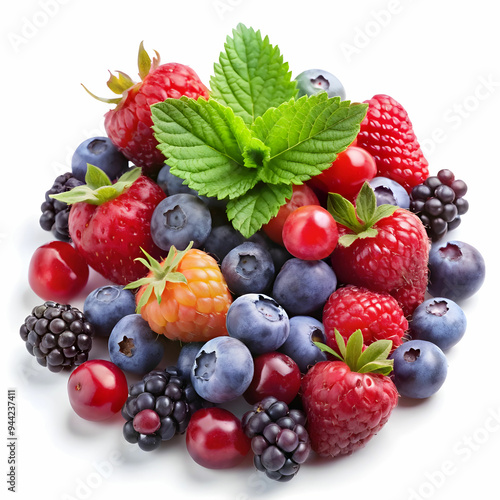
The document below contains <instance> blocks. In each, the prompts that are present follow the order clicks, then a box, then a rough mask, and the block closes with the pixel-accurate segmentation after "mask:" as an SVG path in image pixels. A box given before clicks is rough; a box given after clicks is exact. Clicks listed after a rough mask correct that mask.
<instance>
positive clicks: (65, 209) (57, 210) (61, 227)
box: [40, 172, 83, 241]
mask: <svg viewBox="0 0 500 500" xmlns="http://www.w3.org/2000/svg"><path fill="white" fill-rule="evenodd" d="M82 184H83V182H81V181H79V180H78V179H77V178H76V177H74V176H73V174H72V173H70V172H66V173H65V174H61V175H58V176H57V177H56V179H55V180H54V183H53V184H52V187H51V188H50V189H49V190H48V191H47V192H46V193H45V201H44V202H43V203H42V205H41V207H40V209H41V211H42V215H41V216H40V227H41V228H42V229H44V230H45V231H52V234H53V235H54V236H55V237H56V238H57V239H58V240H61V241H70V239H71V238H70V236H69V231H68V218H69V211H70V208H71V207H70V206H69V205H68V204H67V203H64V202H63V201H59V200H54V199H53V198H50V195H51V194H59V193H64V192H66V191H70V190H71V189H73V188H74V187H76V186H81V185H82Z"/></svg>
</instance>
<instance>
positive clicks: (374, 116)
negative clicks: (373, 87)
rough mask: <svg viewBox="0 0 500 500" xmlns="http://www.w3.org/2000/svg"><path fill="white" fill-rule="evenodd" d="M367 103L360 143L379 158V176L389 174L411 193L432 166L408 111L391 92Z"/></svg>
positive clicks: (387, 175) (358, 141)
mask: <svg viewBox="0 0 500 500" xmlns="http://www.w3.org/2000/svg"><path fill="white" fill-rule="evenodd" d="M365 102H367V103H368V104H369V107H368V112H367V114H366V117H365V119H364V120H363V122H362V123H361V128H360V132H359V134H358V137H357V145H358V146H359V147H361V148H363V149H365V150H366V151H368V152H369V153H370V154H371V155H372V156H373V157H374V158H375V161H376V163H377V169H378V172H377V175H378V176H383V177H389V178H390V179H392V180H394V181H396V182H398V183H399V184H401V185H402V186H403V187H404V188H405V189H406V190H407V191H408V193H409V192H410V191H411V189H412V188H413V187H414V186H417V185H418V184H421V183H422V182H424V181H425V179H427V177H428V176H429V169H428V162H427V160H426V159H425V158H424V154H423V153H422V150H421V149H420V145H419V143H418V141H417V138H416V136H415V133H414V132H413V126H412V124H411V121H410V118H409V117H408V113H407V112H406V111H405V109H404V108H403V106H401V104H399V103H398V102H397V101H396V100H394V99H393V98H392V97H389V96H388V95H384V94H378V95H375V96H373V97H372V98H371V99H370V100H368V101H365Z"/></svg>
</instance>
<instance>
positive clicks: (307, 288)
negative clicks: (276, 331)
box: [272, 258, 337, 316]
mask: <svg viewBox="0 0 500 500" xmlns="http://www.w3.org/2000/svg"><path fill="white" fill-rule="evenodd" d="M336 288H337V277H336V276H335V273H334V272H333V270H332V268H331V267H330V266H329V265H328V264H327V263H326V262H324V261H322V260H301V259H297V258H293V259H289V260H287V261H286V262H285V264H283V267H282V268H281V270H280V272H279V273H278V275H277V276H276V279H275V280H274V285H273V293H272V295H273V297H274V299H275V300H276V301H277V302H278V303H279V304H281V305H282V306H283V307H284V308H285V310H286V311H287V313H288V314H289V315H290V316H299V315H308V314H311V313H313V312H315V311H317V310H319V309H321V308H322V307H323V306H324V305H325V303H326V301H327V300H328V297H329V296H330V295H331V294H332V293H333V291H334V290H335V289H336Z"/></svg>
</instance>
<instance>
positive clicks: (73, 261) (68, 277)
mask: <svg viewBox="0 0 500 500" xmlns="http://www.w3.org/2000/svg"><path fill="white" fill-rule="evenodd" d="M88 278H89V266H88V265H87V262H86V261H85V259H84V258H83V257H82V256H81V255H80V254H79V253H78V252H77V251H76V250H75V248H74V247H73V246H71V245H70V244H69V243H66V242H64V241H51V242H50V243H47V244H45V245H42V246H41V247H38V248H37V249H36V250H35V252H34V253H33V256H32V257H31V261H30V265H29V270H28V281H29V284H30V287H31V289H32V290H33V291H34V292H35V293H36V294H37V295H38V296H39V297H41V298H42V299H44V300H53V301H55V302H61V303H63V304H66V303H68V302H70V301H71V300H72V299H73V298H74V297H76V296H77V295H78V294H79V293H80V292H81V291H82V290H83V288H84V287H85V285H86V284H87V280H88Z"/></svg>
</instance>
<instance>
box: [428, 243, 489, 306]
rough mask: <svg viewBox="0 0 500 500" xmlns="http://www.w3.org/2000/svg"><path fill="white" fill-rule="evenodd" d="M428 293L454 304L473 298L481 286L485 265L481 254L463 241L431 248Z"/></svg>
mask: <svg viewBox="0 0 500 500" xmlns="http://www.w3.org/2000/svg"><path fill="white" fill-rule="evenodd" d="M429 271H430V274H429V285H428V288H427V289H428V291H429V293H430V294H431V295H432V296H433V297H446V298H448V299H451V300H453V301H455V302H459V301H461V300H464V299H467V298H469V297H471V296H472V295H474V294H475V293H476V292H477V291H478V290H479V289H480V288H481V286H482V285H483V282H484V278H485V263H484V259H483V256H482V255H481V254H480V252H479V251H478V250H477V249H476V248H474V247H473V246H472V245H469V244H468V243H464V242H463V241H457V240H453V241H448V242H447V243H440V244H436V243H435V244H434V245H433V246H432V248H431V251H430V254H429Z"/></svg>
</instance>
